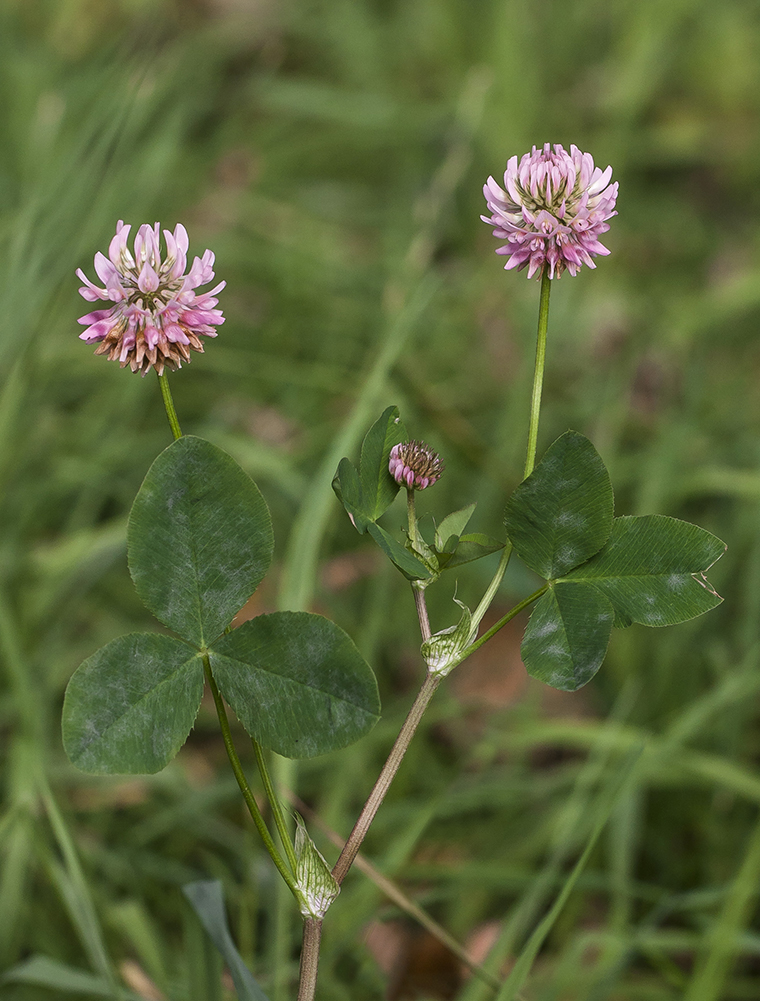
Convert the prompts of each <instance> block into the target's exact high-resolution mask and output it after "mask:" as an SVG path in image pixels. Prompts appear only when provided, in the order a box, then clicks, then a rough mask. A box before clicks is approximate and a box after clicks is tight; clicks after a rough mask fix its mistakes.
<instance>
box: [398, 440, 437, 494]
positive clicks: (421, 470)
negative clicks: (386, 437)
mask: <svg viewBox="0 0 760 1001" xmlns="http://www.w3.org/2000/svg"><path fill="white" fill-rule="evenodd" d="M443 468H444V467H443V463H442V462H441V459H440V457H439V455H438V453H437V452H434V451H433V450H432V448H429V447H428V446H427V445H426V444H425V443H424V442H421V441H408V442H401V443H399V444H398V445H394V446H393V448H392V449H391V454H390V458H389V461H388V470H389V472H390V474H391V476H392V477H393V479H394V480H395V481H396V483H398V484H400V485H401V486H403V487H406V488H407V489H408V490H424V489H425V487H431V486H432V485H433V484H434V483H435V481H436V480H437V479H438V477H439V476H440V475H441V473H442V472H443Z"/></svg>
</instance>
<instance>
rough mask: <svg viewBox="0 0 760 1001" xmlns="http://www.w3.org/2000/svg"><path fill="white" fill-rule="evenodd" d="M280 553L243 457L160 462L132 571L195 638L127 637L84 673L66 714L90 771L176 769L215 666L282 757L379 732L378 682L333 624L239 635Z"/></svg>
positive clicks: (134, 535) (220, 682)
mask: <svg viewBox="0 0 760 1001" xmlns="http://www.w3.org/2000/svg"><path fill="white" fill-rule="evenodd" d="M272 547H273V541H272V526H271V520H270V517H269V511H268V510H267V506H266V504H265V502H264V499H263V498H262V496H261V494H260V493H259V490H258V488H257V487H256V485H255V483H254V482H253V481H252V480H251V479H250V478H249V477H248V476H247V475H246V474H245V473H244V472H243V470H242V469H240V467H239V466H238V465H237V464H236V463H235V461H234V460H233V459H232V457H231V456H229V455H228V454H227V453H226V452H223V451H222V450H221V449H219V448H217V447H216V446H214V445H212V444H210V443H209V442H207V441H203V440H202V439H200V438H180V439H178V440H177V441H175V442H174V443H173V444H172V445H170V446H169V447H168V448H167V449H165V450H164V451H163V452H162V453H161V455H159V457H158V458H157V459H156V461H155V462H154V463H153V465H152V466H151V468H150V470H149V472H148V475H147V476H146V477H145V481H144V482H143V485H142V487H141V488H140V491H139V493H138V495H137V497H136V499H135V503H134V505H133V508H132V513H131V516H130V520H129V569H130V572H131V574H132V578H133V580H134V581H135V586H136V587H137V590H138V593H139V594H140V597H141V598H142V599H143V601H144V602H145V604H146V605H147V607H148V608H149V609H150V610H151V611H152V612H153V613H154V614H155V615H156V616H157V618H159V619H160V620H161V621H162V622H163V623H165V624H166V625H168V626H169V627H170V628H172V629H173V630H174V631H175V632H176V633H177V634H178V635H179V636H180V637H182V638H181V639H176V638H174V637H172V636H165V635H157V634H135V635H130V636H122V637H120V638H119V639H116V640H114V641H113V642H111V643H109V644H108V645H107V646H105V647H103V648H102V649H101V650H99V651H98V652H97V653H95V654H93V655H92V657H90V658H88V660H86V661H85V662H84V663H83V664H82V665H81V666H80V667H79V668H78V669H77V671H76V672H75V673H74V675H73V677H72V679H71V681H70V682H69V686H68V689H67V692H66V699H65V702H64V707H63V740H64V746H65V748H66V752H67V754H68V755H69V757H70V759H71V761H72V762H73V763H74V764H75V765H77V767H79V768H81V769H83V770H84V771H88V772H96V773H115V772H122V773H137V772H156V771H158V770H159V769H161V768H163V767H164V766H165V765H166V764H167V762H168V761H169V760H170V759H171V758H172V757H173V756H174V755H175V754H176V753H177V751H178V750H179V748H180V747H181V746H182V744H183V743H184V741H185V740H186V739H187V735H188V733H189V732H190V729H191V728H192V725H193V722H194V720H195V716H196V714H197V712H198V707H199V705H200V700H201V695H202V692H203V677H204V662H206V663H207V665H208V669H209V670H210V671H211V672H212V674H213V675H214V679H215V681H216V683H217V686H218V688H219V690H220V691H221V693H222V695H223V696H224V697H225V699H226V700H227V702H228V703H229V704H230V705H231V706H232V708H233V709H234V710H235V712H236V713H237V715H238V716H239V718H240V720H241V722H242V723H243V725H244V726H245V727H246V729H247V730H248V732H249V733H250V734H251V735H252V736H254V737H256V739H257V740H258V741H259V742H260V743H261V744H263V745H265V746H266V747H271V748H273V749H274V750H276V751H278V752H279V753H280V754H284V755H288V756H290V757H310V756H312V755H315V754H322V753H324V752H326V751H331V750H335V749H337V748H340V747H345V746H346V745H347V744H349V743H351V742H352V741H355V740H358V739H359V737H361V736H363V735H364V734H365V733H366V732H367V731H368V730H369V729H370V728H371V727H372V726H373V725H374V724H375V722H376V721H377V719H378V717H379V713H380V703H379V699H378V694H377V684H376V682H375V678H374V675H373V673H372V670H371V668H370V667H369V665H368V664H367V663H366V661H365V660H364V658H363V657H362V656H361V655H360V653H359V651H358V650H357V649H356V647H355V646H354V644H353V642H352V641H351V639H350V638H349V637H348V636H347V635H346V633H345V632H343V630H342V629H340V628H339V627H338V626H336V625H335V624H334V623H333V622H330V621H329V620H327V619H325V618H323V617H322V616H319V615H312V614H309V613H306V612H303V613H293V612H278V613H274V614H273V615H266V616H260V617H259V618H256V619H253V620H251V621H249V622H246V623H244V624H243V626H241V627H240V629H237V630H233V631H232V632H229V631H228V627H229V624H230V622H231V621H232V619H233V617H234V616H235V614H236V613H237V612H238V611H239V610H240V608H241V606H242V605H243V604H245V602H246V601H247V600H248V598H250V596H251V594H252V593H253V591H254V590H255V589H256V587H257V586H258V585H259V583H260V582H261V580H262V579H263V577H264V575H265V574H266V572H267V570H268V569H269V565H270V563H271V559H272Z"/></svg>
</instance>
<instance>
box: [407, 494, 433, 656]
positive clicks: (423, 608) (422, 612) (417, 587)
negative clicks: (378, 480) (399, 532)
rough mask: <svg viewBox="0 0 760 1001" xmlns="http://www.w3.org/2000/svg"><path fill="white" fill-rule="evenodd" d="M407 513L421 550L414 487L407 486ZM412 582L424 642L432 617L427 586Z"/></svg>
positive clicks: (413, 537)
mask: <svg viewBox="0 0 760 1001" xmlns="http://www.w3.org/2000/svg"><path fill="white" fill-rule="evenodd" d="M406 513H407V517H408V519H409V538H410V539H411V540H412V545H413V546H414V548H415V549H418V551H419V547H418V545H417V543H418V542H419V538H420V536H419V531H418V529H417V512H416V511H415V508H414V488H413V487H407V488H406ZM411 583H412V593H413V594H414V606H415V608H416V609H417V618H418V619H419V623H420V632H421V633H422V642H423V643H425V642H426V641H427V640H429V639H430V636H431V631H430V617H429V616H428V610H427V602H426V601H425V586H424V584H422V585H421V584H420V582H419V581H416V580H413V581H412V582H411Z"/></svg>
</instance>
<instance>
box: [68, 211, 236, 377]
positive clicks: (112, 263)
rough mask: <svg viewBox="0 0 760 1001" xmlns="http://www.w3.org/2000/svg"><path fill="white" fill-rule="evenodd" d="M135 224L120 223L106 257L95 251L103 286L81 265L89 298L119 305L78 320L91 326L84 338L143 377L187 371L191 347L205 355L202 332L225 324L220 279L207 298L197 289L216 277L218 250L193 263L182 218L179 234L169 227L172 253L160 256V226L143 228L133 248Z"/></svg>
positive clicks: (82, 292)
mask: <svg viewBox="0 0 760 1001" xmlns="http://www.w3.org/2000/svg"><path fill="white" fill-rule="evenodd" d="M130 229H131V226H125V225H124V223H123V222H121V220H120V221H119V222H118V223H117V225H116V236H114V238H113V239H112V240H111V243H110V246H109V248H108V257H105V256H104V255H103V254H101V253H99V252H98V253H97V254H96V255H95V271H96V272H97V275H98V278H100V280H101V282H102V283H103V287H102V288H101V287H99V286H98V285H93V283H92V282H91V281H90V280H89V278H87V276H86V275H85V274H84V272H83V271H82V270H81V268H80V269H79V270H78V271H77V275H78V277H79V278H80V279H81V280H82V281H83V282H84V285H83V286H82V288H80V289H79V293H80V295H81V296H82V297H83V298H85V299H87V301H88V302H95V301H96V300H98V299H104V300H107V301H109V302H110V303H112V304H113V305H110V306H107V307H106V308H105V309H96V310H94V311H93V312H92V313H88V314H87V315H86V316H82V317H80V319H79V322H80V323H81V324H82V325H83V326H85V327H86V328H87V329H86V330H84V331H83V332H82V333H81V334H80V335H79V336H80V338H81V339H82V340H83V341H86V342H87V343H88V344H97V345H98V347H97V348H96V349H95V354H96V355H102V354H107V355H108V357H109V359H110V360H112V361H114V360H118V362H119V364H120V365H121V367H122V368H124V366H125V365H129V367H130V368H131V369H132V371H133V372H140V374H141V375H145V374H146V373H147V372H148V371H149V370H150V369H151V368H155V370H156V371H157V372H158V374H159V375H161V374H162V373H163V371H164V368H165V367H168V368H170V369H178V368H182V362H183V361H185V362H189V361H190V351H191V350H193V351H198V352H200V353H201V354H202V353H203V343H202V341H201V337H216V333H217V332H216V328H217V327H218V326H220V324H222V323H224V316H223V315H222V311H221V310H219V309H215V308H214V307H215V306H216V305H217V303H218V301H219V300H218V299H216V298H215V296H216V294H217V292H221V290H222V289H223V288H224V286H225V282H220V283H219V284H218V285H217V286H216V287H215V288H213V289H211V290H210V291H208V292H203V293H202V294H201V295H198V294H196V292H195V289H196V288H197V287H198V286H199V285H206V284H208V282H210V281H211V279H212V278H213V277H214V271H213V265H214V255H213V254H212V253H211V251H210V250H207V251H206V252H205V253H204V255H203V257H202V258H200V257H196V258H195V260H194V261H193V264H192V266H191V267H190V270H189V271H187V273H186V271H185V269H186V268H187V248H188V246H189V241H188V238H187V230H186V229H185V227H184V226H183V225H182V224H181V223H180V224H178V225H177V226H176V227H175V230H174V232H173V233H170V232H169V230H164V241H165V243H166V257H165V259H164V260H162V259H161V233H160V229H159V224H158V223H155V225H154V226H147V225H145V226H141V227H140V228H139V230H138V231H137V235H136V236H135V239H134V252H132V251H130V249H129V244H128V242H127V240H128V237H129V231H130Z"/></svg>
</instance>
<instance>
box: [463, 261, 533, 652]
mask: <svg viewBox="0 0 760 1001" xmlns="http://www.w3.org/2000/svg"><path fill="white" fill-rule="evenodd" d="M551 289H552V280H551V278H549V275H548V272H547V271H544V273H543V274H542V276H541V299H540V302H539V306H538V336H537V338H536V365H535V368H534V371H533V394H532V396H531V401H530V425H529V428H528V455H527V458H526V460H525V472H524V474H523V479H527V478H528V477H529V476H530V474H531V473H532V472H533V467H534V466H535V464H536V447H537V444H538V420H539V417H540V416H541V391H542V389H543V385H544V367H545V364H546V332H547V330H548V328H549V295H550V293H551ZM511 556H512V544H511V543H510V542H509V541H508V542H507V544H506V546H505V547H504V549H503V550H502V553H501V559H500V560H499V566H498V567H497V569H496V573H495V574H494V577H493V580H492V581H491V583H490V584H489V585H488V590H487V591H486V593H485V594H484V595H483V599H482V600H481V602H480V604H479V605H478V607H477V608H476V609H475V614H474V615H473V617H472V623H473V627H477V626H478V625H479V624H480V622H481V620H482V618H483V616H484V615H485V614H486V612H487V611H488V609H489V608H490V607H491V602H492V601H493V599H494V597H495V595H496V592H497V591H498V589H499V586H500V585H501V582H502V580H503V579H504V574H505V573H506V572H507V567H508V566H509V560H510V557H511ZM526 600H528V601H530V600H532V599H526ZM508 614H509V613H508ZM507 621H509V620H507ZM501 624H502V625H503V624H504V623H503V622H502V623H501ZM495 628H496V627H494V629H495ZM499 628H501V626H499ZM491 635H493V633H492V632H489V633H486V634H484V636H483V637H482V639H483V641H485V639H486V638H487V637H489V636H491ZM478 644H480V641H478ZM472 649H473V648H472V647H470V650H472Z"/></svg>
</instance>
